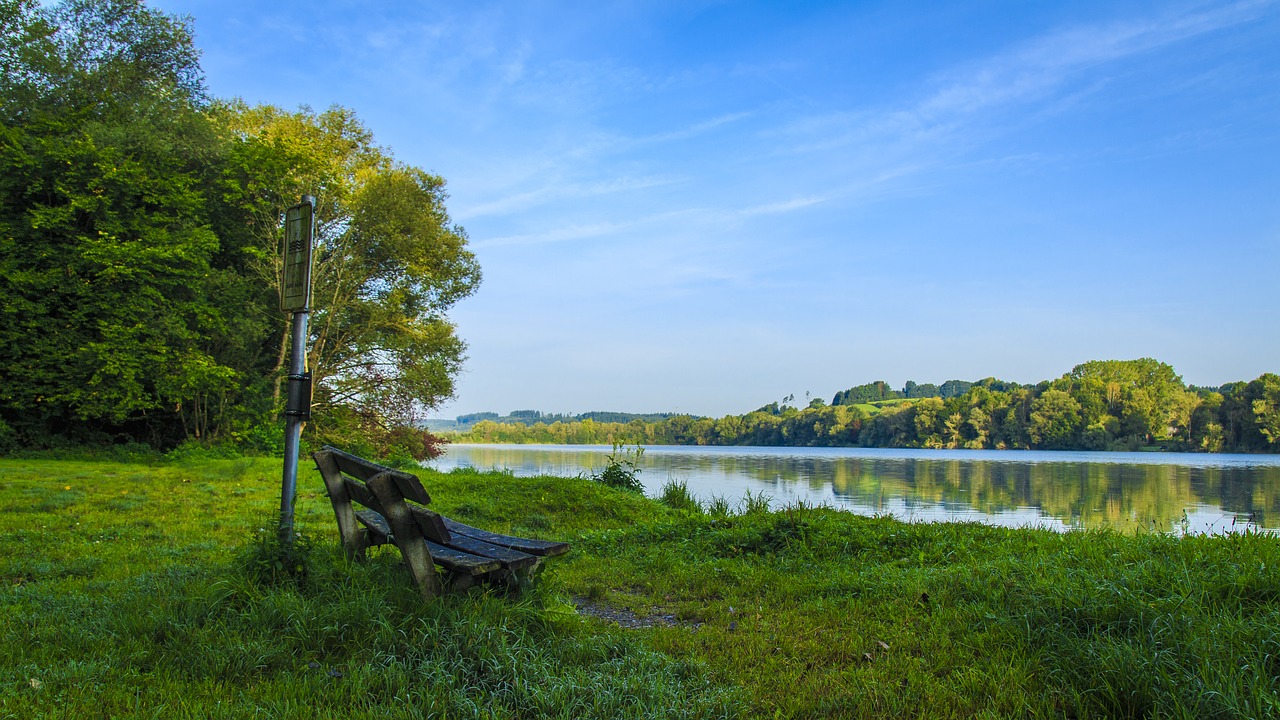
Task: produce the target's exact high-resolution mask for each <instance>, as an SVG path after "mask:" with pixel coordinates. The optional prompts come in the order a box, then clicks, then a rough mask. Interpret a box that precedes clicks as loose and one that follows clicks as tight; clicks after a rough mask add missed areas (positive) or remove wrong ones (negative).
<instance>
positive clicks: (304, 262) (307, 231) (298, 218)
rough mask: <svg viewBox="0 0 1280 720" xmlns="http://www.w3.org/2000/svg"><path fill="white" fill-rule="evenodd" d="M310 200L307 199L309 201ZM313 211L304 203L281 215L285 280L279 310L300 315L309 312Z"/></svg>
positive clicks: (313, 208)
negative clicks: (282, 220) (299, 313)
mask: <svg viewBox="0 0 1280 720" xmlns="http://www.w3.org/2000/svg"><path fill="white" fill-rule="evenodd" d="M308 199H309V198H308ZM314 228H315V207H314V205H313V204H312V203H310V202H307V201H306V199H304V201H303V202H300V203H298V204H297V205H294V206H293V207H291V208H289V209H288V211H286V212H285V215H284V277H283V278H282V279H281V282H280V309H281V310H283V311H284V312H301V311H303V310H309V309H310V308H311V245H312V235H313V230H314Z"/></svg>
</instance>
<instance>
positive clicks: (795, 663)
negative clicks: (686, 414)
mask: <svg viewBox="0 0 1280 720" xmlns="http://www.w3.org/2000/svg"><path fill="white" fill-rule="evenodd" d="M420 474H421V475H422V477H423V480H424V483H425V484H426V486H427V488H428V490H429V491H430V493H431V494H432V497H433V498H434V500H435V502H434V504H433V508H434V509H436V510H438V511H440V512H443V513H445V514H447V515H450V516H452V517H456V518H458V519H459V520H462V521H464V522H468V523H471V524H475V525H478V526H480V527H485V528H488V529H491V530H495V531H499V532H514V533H517V534H523V535H530V536H535V537H547V538H555V539H563V540H568V541H570V542H571V543H572V544H573V551H572V552H571V553H570V554H569V555H567V556H563V557H560V558H555V559H553V560H551V561H550V562H549V563H548V564H547V569H546V571H545V572H544V573H543V576H542V577H541V578H540V581H539V582H538V583H537V584H536V585H535V587H534V588H533V590H532V591H529V592H526V593H524V594H523V595H520V596H507V595H503V594H500V593H495V592H476V591H473V592H470V593H467V594H464V595H454V596H448V597H445V598H443V599H440V600H438V601H435V602H431V603H423V602H422V601H421V600H420V599H419V598H418V597H417V595H416V593H415V592H414V590H413V588H412V587H411V585H410V584H409V581H408V578H407V575H406V573H405V571H404V570H403V569H402V568H401V566H400V564H399V556H398V553H397V552H396V551H395V550H394V549H393V548H382V549H378V550H376V551H374V552H372V553H371V557H370V559H369V561H367V562H364V563H355V564H350V563H347V562H345V561H344V560H343V559H342V556H341V553H340V552H339V550H338V543H337V536H336V531H335V530H334V528H333V518H332V513H331V510H330V509H329V506H328V501H327V499H326V498H325V497H323V495H322V494H321V493H320V488H321V487H322V483H321V482H320V480H319V477H318V475H316V474H315V473H314V472H313V471H311V470H310V468H307V471H306V472H305V473H303V476H302V477H301V478H300V479H299V486H300V487H301V488H302V489H303V491H302V492H301V494H300V497H299V502H298V511H297V515H298V526H299V529H300V530H302V531H303V532H304V533H305V534H306V535H307V537H306V538H304V541H305V542H303V543H302V544H301V545H300V547H302V548H303V549H304V551H305V552H304V553H303V554H304V558H303V563H304V565H305V568H306V571H307V572H306V574H305V576H304V577H303V579H301V580H299V581H297V582H289V581H282V580H279V579H278V578H276V580H274V581H273V580H272V578H270V577H265V576H263V574H262V573H258V572H255V571H254V568H255V565H254V563H253V559H254V558H255V557H258V556H260V554H261V548H262V547H264V543H267V540H266V538H269V537H270V535H271V527H270V526H271V520H270V517H271V513H272V511H273V510H274V509H275V507H276V506H277V504H278V501H279V499H278V498H279V496H278V493H279V463H278V462H270V461H263V460H210V461H203V462H194V461H191V462H187V463H153V464H126V463H112V462H71V461H53V460H25V461H17V460H0V547H3V548H4V551H3V553H0V647H2V648H4V652H3V653H0V718H45V717H48V718H55V717H58V718H60V717H74V718H79V717H90V718H92V717H179V718H181V717H192V718H197V717H200V718H203V717H227V718H232V717H246V716H260V717H333V718H338V717H343V718H364V717H369V718H373V717H378V718H381V717H406V718H408V717H493V718H540V717H600V718H606V717H608V718H612V717H644V718H663V717H1188V718H1191V717H1196V718H1204V717H1241V718H1244V717H1275V716H1278V715H1280V697H1277V695H1276V690H1275V688H1276V687H1277V686H1278V685H1280V572H1278V571H1277V569H1278V568H1280V540H1277V539H1276V538H1274V537H1270V536H1263V535H1257V534H1249V535H1235V536H1230V537H1223V538H1209V537H1186V538H1181V539H1178V538H1173V537H1166V536H1161V535H1138V536H1133V535H1121V534H1117V533H1111V532H1090V533H1073V534H1067V535H1057V534H1053V533H1050V532H1047V531H1037V530H1007V529H1000V528H989V527H984V526H978V525H962V524H951V525H915V524H904V523H900V522H897V521H895V520H892V519H889V518H864V517H857V516H853V515H849V514H847V513H841V512H836V511H833V510H830V509H825V508H814V507H807V506H793V507H784V508H771V507H770V503H769V502H768V498H766V497H753V498H751V499H750V501H744V502H743V503H742V504H740V505H739V506H738V507H730V506H729V504H728V503H726V502H724V501H723V500H722V499H721V500H719V501H715V500H713V501H712V502H709V503H706V504H705V506H703V505H699V504H698V503H697V502H696V501H694V500H693V499H692V498H690V497H689V494H688V490H687V488H684V487H681V486H679V485H678V484H676V483H672V484H671V485H670V486H669V487H668V488H666V489H665V490H664V493H663V498H662V502H659V501H657V500H649V499H645V498H643V497H639V496H637V495H636V494H635V493H629V492H625V491H621V490H614V489H611V488H608V487H604V486H602V485H601V484H599V483H593V482H590V481H589V480H583V479H562V478H533V479H525V478H514V477H512V476H510V475H506V474H501V473H476V472H455V473H450V474H438V473H434V472H430V471H424V472H422V473H420ZM664 503H665V504H664ZM267 544H269V543H267ZM578 596H580V597H586V598H591V599H592V601H593V602H594V603H595V604H597V605H603V606H609V607H613V608H615V609H617V610H618V611H629V612H630V613H633V614H635V615H639V616H646V615H649V616H653V617H655V618H656V617H666V616H674V617H675V618H676V620H677V622H676V624H674V625H668V624H665V623H661V622H659V623H655V626H654V627H651V628H648V629H641V630H622V629H620V628H618V627H616V626H614V625H612V624H609V623H607V622H605V621H603V620H597V619H595V618H592V617H585V616H580V615H578V614H577V613H576V612H575V610H574V608H573V604H572V598H574V597H578Z"/></svg>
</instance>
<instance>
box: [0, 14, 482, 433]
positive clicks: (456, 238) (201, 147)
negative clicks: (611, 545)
mask: <svg viewBox="0 0 1280 720" xmlns="http://www.w3.org/2000/svg"><path fill="white" fill-rule="evenodd" d="M0 32H2V39H0V66H2V67H3V70H4V73H3V78H0V116H2V117H3V119H4V123H3V124H2V125H0V163H2V164H3V167H4V172H3V173H0V200H2V202H0V442H8V443H10V444H12V443H18V444H23V445H39V444H48V443H50V442H58V441H66V440H71V441H77V440H89V439H120V440H142V441H145V442H151V443H153V444H156V445H159V446H167V445H171V444H174V443H176V442H178V441H181V440H182V439H184V438H201V439H211V438H214V439H230V440H234V441H236V442H241V443H245V442H250V443H258V444H262V443H267V444H270V443H271V442H274V441H275V440H276V439H278V435H279V432H278V429H277V430H274V431H273V430H271V429H270V428H271V427H272V426H275V425H276V424H277V421H276V417H275V412H276V411H277V409H278V399H279V381H280V379H281V370H282V367H283V364H284V358H285V352H286V350H287V344H286V340H287V338H288V331H287V318H286V317H285V316H284V315H283V314H282V313H280V312H279V310H278V309H277V307H276V304H277V300H276V293H277V290H278V277H279V262H280V253H279V245H278V243H279V241H280V234H281V233H280V225H281V213H282V211H283V209H284V208H285V207H287V206H288V205H291V204H293V203H294V202H297V200H298V197H299V196H300V195H302V194H304V193H307V194H312V195H315V196H316V197H317V198H318V200H319V208H318V218H319V235H320V237H319V238H318V260H317V263H316V273H315V292H314V303H313V305H314V314H313V323H312V328H313V331H314V332H313V334H312V338H311V340H312V352H311V357H310V361H311V362H310V364H311V367H312V370H313V372H314V374H315V376H316V378H317V381H318V382H317V393H316V399H317V401H318V403H317V410H318V416H317V419H318V420H319V423H318V425H319V426H320V428H321V429H322V430H323V428H324V427H325V426H326V424H328V425H329V426H332V427H334V428H337V429H340V430H343V431H355V432H360V433H365V434H368V433H371V432H381V433H383V434H384V435H386V436H387V437H391V436H392V435H397V434H398V435H403V433H401V432H399V431H398V430H395V427H396V426H403V425H405V424H407V423H408V422H409V421H410V420H412V419H413V418H414V416H415V413H417V412H418V411H420V410H421V409H422V408H423V407H428V406H431V405H433V404H435V403H436V402H438V401H439V400H440V399H441V398H444V397H447V396H448V395H450V394H451V393H452V387H453V386H452V378H453V376H454V374H455V373H456V372H457V369H458V366H459V363H460V362H461V359H462V353H463V344H462V342H461V341H460V340H459V339H458V337H457V334H456V333H455V331H454V328H453V326H452V325H451V324H450V323H449V322H448V319H447V317H446V315H445V312H446V311H447V310H448V308H449V307H450V306H451V305H452V304H453V303H454V302H456V301H457V300H458V299H459V298H461V297H463V296H465V295H467V294H469V293H470V292H472V291H473V290H474V289H475V287H476V285H477V283H478V282H479V269H478V267H477V265H476V263H475V259H474V257H473V256H472V255H471V254H470V252H469V251H468V250H467V249H466V237H465V234H464V233H463V232H462V230H461V228H459V227H457V226H456V225H454V224H453V222H452V221H451V220H450V218H449V216H448V214H447V212H446V211H445V208H444V199H445V193H444V181H443V180H442V179H440V178H438V177H436V176H433V175H430V174H428V173H425V172H423V171H421V170H418V169H417V168H413V167H408V166H405V165H403V164H400V163H397V162H396V161H395V160H394V158H392V157H391V156H390V154H389V153H387V152H386V151H384V150H382V149H381V148H379V147H378V146H377V145H375V144H374V143H373V140H372V136H371V134H370V133H369V132H368V130H367V129H366V128H364V127H363V125H362V124H361V123H360V122H359V121H358V119H357V118H356V117H355V115H354V113H352V112H351V111H349V110H345V109H342V108H334V109H331V110H329V111H326V112H324V113H319V114H317V113H313V112H311V111H309V110H305V109H304V110H302V111H299V112H293V113H290V112H284V111H281V110H278V109H276V108H271V107H260V108H250V107H248V106H246V105H244V104H243V103H238V102H232V103H224V102H211V101H210V100H209V99H208V98H207V97H206V94H205V91H204V88H203V86H202V83H201V73H200V68H199V65H198V63H197V53H196V50H195V48H194V45H193V43H192V40H191V31H190V27H189V24H188V22H187V21H186V20H183V19H179V18H175V17H173V16H169V15H166V14H164V13H161V12H159V11H155V10H151V9H148V8H146V7H144V6H143V5H142V4H141V3H140V2H137V1H136V0H98V1H93V0H67V1H66V2H63V3H61V4H59V5H56V6H53V7H45V6H42V5H39V4H37V3H34V2H27V1H24V0H16V1H10V2H4V3H0ZM398 435H397V436H398ZM59 439H61V440H59ZM417 444H421V443H417Z"/></svg>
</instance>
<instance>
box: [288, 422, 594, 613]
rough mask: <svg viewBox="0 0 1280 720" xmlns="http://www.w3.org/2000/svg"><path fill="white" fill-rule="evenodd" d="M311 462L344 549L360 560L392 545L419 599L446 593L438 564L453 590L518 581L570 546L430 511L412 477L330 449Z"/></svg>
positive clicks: (424, 496) (416, 478)
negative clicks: (498, 531) (325, 491)
mask: <svg viewBox="0 0 1280 720" xmlns="http://www.w3.org/2000/svg"><path fill="white" fill-rule="evenodd" d="M312 457H313V458H314V459H315V461H316V467H317V468H319V470H320V474H321V476H323V477H324V484H325V487H326V488H327V489H328V491H329V501H330V502H331V503H333V513H334V515H335V516H336V517H337V520H338V533H339V534H340V535H341V536H342V549H343V552H345V553H346V555H347V557H348V558H351V559H352V560H357V559H363V558H364V555H365V550H366V549H367V548H370V547H373V546H375V545H385V544H387V543H391V544H394V545H395V546H396V547H397V548H399V549H400V555H401V557H403V558H404V564H405V566H406V567H408V569H409V575H410V576H412V578H413V581H414V583H415V584H416V585H417V586H418V590H419V591H420V592H421V593H422V597H423V598H432V597H435V596H437V595H439V594H440V592H441V591H442V590H443V589H444V583H442V582H441V580H440V578H439V576H438V575H437V573H436V566H437V565H439V566H440V567H442V568H443V569H444V570H445V571H446V574H447V575H448V587H449V589H451V590H461V589H465V588H468V587H471V586H472V585H475V584H477V583H480V582H499V583H504V584H513V583H515V584H519V583H523V582H526V581H527V580H528V578H529V577H531V576H532V574H533V573H534V572H535V571H536V570H537V569H538V567H539V565H540V564H541V563H542V559H543V558H545V557H549V556H552V555H561V554H563V553H566V552H568V551H569V545H568V543H562V542H551V541H547V540H530V539H527V538H518V537H511V536H509V535H498V534H496V533H491V532H486V531H484V530H480V529H477V528H473V527H470V526H468V525H463V524H462V523H460V522H457V521H454V520H450V519H449V518H446V517H443V516H441V515H439V514H437V513H434V512H432V511H430V510H428V509H426V508H425V507H423V506H425V505H428V504H430V502H431V498H430V496H428V495H427V491H426V488H424V487H423V486H422V482H421V481H420V480H418V477H417V476H416V475H412V474H410V473H407V472H404V471H401V470H395V469H393V468H389V467H386V466H383V465H379V464H377V463H373V462H369V461H368V460H365V459H364V458H360V457H356V456H355V455H352V454H350V453H345V452H343V451H341V450H339V449H337V448H333V447H328V446H326V447H325V448H323V449H322V450H319V451H317V452H315V453H313V454H312ZM352 503H356V504H359V505H362V506H364V509H363V510H357V509H355V508H354V507H353V506H352ZM362 526H363V527H362Z"/></svg>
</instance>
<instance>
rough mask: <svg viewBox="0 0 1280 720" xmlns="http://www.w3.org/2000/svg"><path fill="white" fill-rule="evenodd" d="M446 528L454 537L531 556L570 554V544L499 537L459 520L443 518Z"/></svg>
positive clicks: (505, 536) (496, 534)
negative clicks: (485, 543)
mask: <svg viewBox="0 0 1280 720" xmlns="http://www.w3.org/2000/svg"><path fill="white" fill-rule="evenodd" d="M443 519H444V525H445V527H447V528H449V532H451V533H453V534H454V535H461V536H463V537H469V538H475V539H476V540H482V541H484V542H487V543H489V544H491V545H501V546H502V547H506V548H511V549H512V550H519V551H520V552H524V553H529V554H530V555H540V556H544V557H549V556H552V555H563V554H564V553H567V552H569V543H564V542H554V541H551V540H533V539H530V538H520V537H512V536H510V535H499V534H498V533H491V532H489V531H488V530H481V529H479V528H473V527H471V526H470V525H463V524H462V523H460V522H458V521H457V520H450V519H449V518H447V517H446V518H443Z"/></svg>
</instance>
